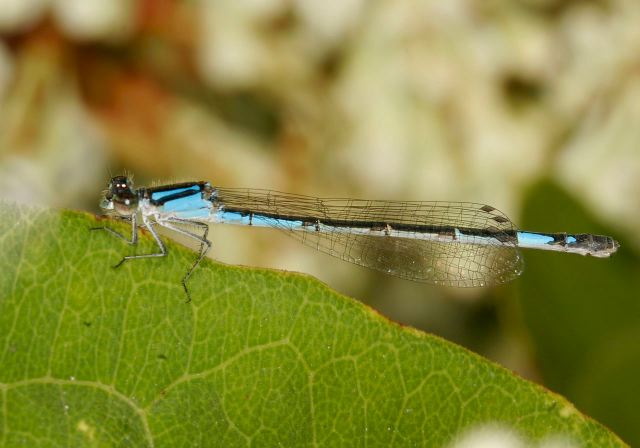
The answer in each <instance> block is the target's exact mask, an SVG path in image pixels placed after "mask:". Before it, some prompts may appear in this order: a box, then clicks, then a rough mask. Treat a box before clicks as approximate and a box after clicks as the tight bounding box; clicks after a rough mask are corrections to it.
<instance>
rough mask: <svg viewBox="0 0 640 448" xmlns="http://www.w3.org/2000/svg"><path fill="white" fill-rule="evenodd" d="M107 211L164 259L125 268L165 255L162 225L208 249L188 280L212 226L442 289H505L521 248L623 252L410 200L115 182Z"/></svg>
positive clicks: (469, 210)
mask: <svg viewBox="0 0 640 448" xmlns="http://www.w3.org/2000/svg"><path fill="white" fill-rule="evenodd" d="M100 206H101V208H102V209H103V210H105V211H107V212H109V213H113V214H115V215H117V216H119V217H120V218H123V219H126V220H128V221H130V222H131V237H130V238H127V237H125V236H124V235H122V234H120V233H118V232H116V231H115V230H113V229H111V228H109V227H99V228H97V229H104V230H106V231H108V232H110V233H111V234H113V235H116V236H118V237H119V238H121V239H123V240H124V241H126V242H127V243H129V244H136V243H137V241H138V225H139V222H138V220H139V219H140V220H141V221H142V223H141V225H142V226H144V227H145V228H146V229H147V230H148V231H149V232H150V233H151V235H152V236H153V238H154V240H155V242H156V244H157V245H158V249H159V251H158V252H155V253H149V254H144V255H128V256H126V257H124V258H123V259H122V260H121V261H120V263H118V264H117V265H116V266H120V265H121V264H122V263H124V262H125V261H126V260H132V259H139V258H148V257H164V256H166V255H167V248H166V246H165V244H164V243H163V241H162V239H161V238H160V236H158V233H157V232H156V230H155V229H154V225H159V226H162V227H165V228H167V229H170V230H172V231H175V232H177V233H179V234H181V235H184V236H186V237H188V238H191V239H193V240H195V241H197V242H199V243H200V251H199V254H198V257H197V259H196V261H195V263H194V264H193V265H192V266H191V268H190V269H189V270H188V271H187V273H186V275H185V276H184V278H183V279H182V286H183V287H184V290H185V292H186V294H187V298H188V300H191V296H190V294H189V290H188V288H187V281H188V280H189V278H190V277H191V274H192V273H193V271H194V270H195V268H196V267H197V266H198V264H199V263H200V261H201V260H202V259H203V258H204V256H205V255H206V253H207V251H208V250H209V249H210V248H211V242H210V241H209V240H208V239H207V233H208V230H209V224H217V223H221V224H222V223H224V224H239V225H246V226H260V227H273V228H276V229H280V230H282V231H284V232H286V233H287V234H289V235H291V236H293V237H294V238H296V239H298V240H299V241H301V242H302V243H304V244H307V245H309V246H312V247H315V248H316V249H317V250H319V251H322V252H325V253H328V254H330V255H333V256H335V257H338V258H341V259H343V260H346V261H349V262H351V263H354V264H357V265H360V266H365V267H368V268H371V269H376V270H378V271H382V272H385V273H387V274H390V275H394V276H397V277H402V278H405V279H408V280H413V281H418V282H424V283H430V284H434V285H443V286H457V287H473V286H487V285H496V284H501V283H504V282H507V281H510V280H513V279H514V278H515V277H517V276H518V275H520V274H521V273H522V270H523V260H522V256H521V254H520V251H519V248H530V249H544V250H553V251H559V252H570V253H576V254H581V255H593V256H595V257H608V256H610V255H611V254H612V253H614V252H615V251H616V250H617V249H618V247H619V244H618V242H617V241H615V240H614V239H612V238H611V237H608V236H600V235H591V234H567V233H540V232H528V231H522V230H517V229H516V228H515V227H514V225H513V223H512V222H511V221H510V220H509V218H507V217H506V216H505V215H504V214H502V213H501V212H500V211H498V210H497V209H495V208H494V207H491V206H489V205H483V204H475V203H471V202H403V201H369V200H360V199H320V198H315V197H310V196H302V195H297V194H287V193H279V192H275V191H268V190H258V189H236V188H222V187H214V186H212V185H211V184H210V183H208V182H186V183H179V184H172V185H163V186H158V187H151V188H144V187H141V188H137V189H134V187H133V182H132V181H131V179H129V178H127V177H126V176H116V177H113V178H112V179H111V180H110V182H109V188H108V190H107V192H106V194H105V197H104V200H103V201H102V203H101V204H100Z"/></svg>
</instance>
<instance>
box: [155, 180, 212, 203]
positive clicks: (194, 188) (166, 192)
mask: <svg viewBox="0 0 640 448" xmlns="http://www.w3.org/2000/svg"><path fill="white" fill-rule="evenodd" d="M190 190H191V191H193V192H197V193H199V192H200V190H201V189H200V185H197V184H195V185H190V186H188V187H182V188H173V189H171V190H162V191H154V192H152V193H151V200H152V201H161V200H162V199H163V198H166V197H168V196H173V195H180V194H181V193H185V192H187V191H190Z"/></svg>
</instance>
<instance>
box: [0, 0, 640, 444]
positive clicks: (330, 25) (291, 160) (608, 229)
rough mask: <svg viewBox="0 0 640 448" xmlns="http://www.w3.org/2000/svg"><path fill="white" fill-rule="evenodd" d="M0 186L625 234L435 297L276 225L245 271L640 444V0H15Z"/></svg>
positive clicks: (2, 192) (10, 5)
mask: <svg viewBox="0 0 640 448" xmlns="http://www.w3.org/2000/svg"><path fill="white" fill-rule="evenodd" d="M0 33H1V34H0V196H1V197H4V198H7V199H10V200H14V201H19V202H24V203H34V204H45V205H48V206H52V207H61V208H73V209H81V210H88V211H91V212H96V213H98V212H99V210H98V208H97V203H98V200H99V197H100V194H101V191H102V190H103V189H104V188H105V186H106V182H107V180H108V178H109V171H111V172H113V173H121V172H123V170H128V171H130V172H132V173H135V175H136V183H137V184H138V185H144V184H148V183H150V182H152V181H172V180H187V179H195V180H199V179H203V180H209V181H211V182H212V183H213V184H214V185H221V186H226V187H256V188H269V189H275V190H280V191H287V192H292V193H302V194H311V195H316V196H334V197H357V198H369V199H403V200H462V201H473V202H480V203H487V204H490V205H493V206H495V207H496V208H498V209H500V210H502V211H503V212H505V213H507V214H508V215H509V216H510V217H511V218H512V219H513V221H514V222H515V223H516V224H517V225H518V226H519V227H521V228H526V229H529V230H538V231H569V232H574V233H579V232H588V233H601V234H608V235H612V236H614V237H615V238H616V239H618V240H619V241H620V242H621V244H622V248H621V250H620V251H619V252H618V254H616V255H615V256H614V257H613V258H611V259H609V260H599V259H593V258H585V257H578V256H575V255H565V254H555V253H534V252H530V251H528V252H527V253H525V259H526V263H527V267H526V271H525V273H524V274H523V276H522V278H520V279H518V280H517V281H515V282H513V283H512V284H510V285H506V286H503V287H499V288H495V289H465V290H458V289H438V288H435V287H428V286H425V285H422V284H414V283H411V282H406V281H402V280H398V279H394V278H390V277H387V276H384V275H382V274H380V273H377V272H371V271H368V270H366V269H362V268H358V267H355V266H351V265H348V264H346V263H343V262H339V261H337V260H336V259H333V258H331V257H329V256H326V255H322V254H319V253H315V252H314V251H313V250H312V249H309V248H306V247H304V246H301V245H299V244H298V243H297V242H296V241H289V239H288V238H287V237H286V235H280V233H279V232H276V231H269V230H268V229H256V228H251V229H246V228H227V227H224V226H218V227H215V228H213V229H212V232H211V233H210V236H211V239H212V241H213V242H214V250H213V251H212V256H213V257H214V258H215V259H217V260H220V261H222V262H225V263H234V264H244V265H252V266H266V267H271V268H278V269H288V270H294V271H300V272H307V273H310V274H312V275H314V276H316V277H318V278H320V279H321V280H323V281H325V282H326V283H328V284H329V285H330V286H331V287H332V288H334V289H336V290H338V291H340V292H342V293H345V294H348V295H351V296H353V297H355V298H357V299H358V300H361V301H363V302H365V303H367V304H369V305H370V306H372V307H374V308H376V309H378V310H379V311H380V312H382V313H383V314H385V315H386V316H388V317H390V318H391V319H392V320H394V321H397V322H401V323H403V324H408V325H412V326H415V327H417V328H421V329H424V330H426V331H428V332H431V333H434V334H437V335H440V336H442V337H444V338H446V339H448V340H451V341H454V342H456V343H458V344H461V345H463V346H465V347H468V348H469V349H471V350H473V351H475V352H477V353H480V354H481V355H483V356H486V357H488V358H490V359H492V360H494V361H496V362H498V363H500V364H502V365H503V366H506V367H507V368H509V369H512V370H515V371H516V372H518V373H519V374H520V375H522V376H524V377H526V378H529V379H531V380H533V381H535V382H537V383H539V384H542V385H544V386H546V387H548V388H549V389H551V390H553V391H555V392H558V393H560V394H562V395H564V396H566V397H567V398H569V399H570V400H571V401H572V402H574V403H575V404H576V405H577V406H578V408H579V409H580V410H581V411H583V412H585V413H587V414H589V415H591V416H592V417H594V418H595V419H597V420H598V421H600V422H602V423H604V424H605V425H607V426H609V427H610V428H611V429H612V430H614V431H615V432H617V433H618V434H619V435H620V436H621V437H623V438H624V439H625V440H626V441H627V442H628V443H630V444H631V445H640V425H639V424H638V423H640V410H639V407H640V406H639V404H640V400H639V399H640V380H639V378H640V344H639V342H640V261H639V257H638V253H639V251H640V236H639V232H637V229H639V228H640V205H639V198H640V3H639V2H636V1H634V0H573V1H567V0H518V1H513V0H502V1H501V0H494V1H475V0H448V1H436V0H415V1H411V0H405V1H391V0H387V1H384V0H379V1H365V0H334V1H322V2H320V1H314V0H217V1H215V2H214V1H205V0H189V1H187V0H184V1H177V0H155V1H154V0H138V1H130V0H0Z"/></svg>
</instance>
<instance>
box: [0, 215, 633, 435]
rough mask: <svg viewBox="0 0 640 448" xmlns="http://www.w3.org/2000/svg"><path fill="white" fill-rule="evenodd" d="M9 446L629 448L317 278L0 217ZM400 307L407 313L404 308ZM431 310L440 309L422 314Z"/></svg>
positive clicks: (0, 390)
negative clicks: (477, 439)
mask: <svg viewBox="0 0 640 448" xmlns="http://www.w3.org/2000/svg"><path fill="white" fill-rule="evenodd" d="M0 214H1V217H2V219H1V220H0V253H1V254H2V257H0V445H1V446H7V447H12V446H25V445H26V446H118V445H126V446H158V447H160V446H225V447H227V446H248V445H256V446H277V445H282V446H313V445H316V446H350V447H351V446H391V445H401V446H404V445H412V446H448V445H451V446H454V445H455V443H456V440H458V441H460V440H461V438H464V437H465V434H467V436H468V435H469V434H473V431H474V430H478V429H479V428H494V429H495V428H498V432H500V431H507V432H508V433H510V434H515V435H516V436H517V437H519V438H521V439H522V440H523V441H524V442H525V443H528V444H529V443H531V444H536V443H543V441H548V440H561V441H566V442H567V443H568V444H569V445H565V446H597V447H606V446H611V447H617V446H625V445H624V443H623V442H621V441H620V440H619V439H618V438H617V437H616V436H615V435H614V434H612V433H611V432H609V431H607V430H606V429H605V428H604V427H602V426H600V425H599V424H598V423H596V422H594V421H592V420H590V419H589V418H587V417H585V416H584V415H582V414H580V413H579V412H578V411H577V410H575V408H574V407H573V406H572V405H571V404H570V403H569V402H567V401H566V400H565V399H563V398H562V397H560V396H558V395H555V394H553V393H550V392H548V391H546V390H544V389H543V388H541V387H539V386H537V385H535V384H533V383H530V382H527V381H525V380H522V379H521V378H519V377H517V376H515V375H513V374H512V373H510V372H508V371H506V370H504V369H502V368H501V367H499V366H496V365H495V364H493V363H491V362H488V361H486V360H484V359H482V358H480V357H478V356H476V355H474V354H473V353H470V352H468V351H467V350H465V349H463V348H461V347H458V346H456V345H453V344H451V343H448V342H446V341H444V340H441V339H439V338H437V337H434V336H431V335H427V334H424V333H421V332H418V331H415V330H413V329H411V328H407V327H403V326H401V325H398V324H395V323H392V322H390V321H388V320H387V319H385V318H384V317H382V316H380V315H379V314H378V313H376V312H375V311H373V310H371V309H369V308H367V307H365V306H364V305H362V304H360V303H358V302H357V301H355V300H353V299H350V298H347V297H344V296H341V295H339V294H337V293H336V292H334V291H331V290H330V289H329V288H327V287H326V286H325V285H323V284H321V283H320V282H318V281H317V280H315V279H313V278H310V277H308V276H304V275H299V274H291V273H284V272H276V271H268V270H258V269H250V268H243V267H232V266H223V265H221V264H218V263H215V262H212V261H209V260H205V261H204V262H203V263H202V265H201V267H200V268H199V269H198V270H197V271H196V273H195V274H194V275H193V277H192V281H191V282H190V290H191V292H192V297H193V301H192V302H191V303H190V304H186V303H185V296H184V292H183V290H182V287H181V284H180V279H181V277H182V276H183V275H184V273H185V270H186V269H188V267H189V266H190V263H192V262H193V259H194V256H195V254H194V253H193V252H191V251H189V250H187V249H184V248H182V247H181V246H179V245H176V244H173V243H171V242H168V247H169V251H170V252H169V256H168V257H167V258H164V259H147V260H134V261H131V262H126V263H124V264H123V265H122V267H120V268H119V269H113V268H112V266H113V265H115V264H116V263H117V262H118V261H119V260H120V259H121V257H122V256H123V255H125V254H130V253H133V251H137V253H146V252H152V251H154V250H155V248H154V245H153V242H152V240H151V238H150V237H149V235H146V234H143V235H141V242H140V244H139V246H138V247H137V248H132V247H130V246H127V245H126V244H124V243H123V242H122V241H120V240H118V239H116V238H114V237H113V236H112V235H109V234H108V233H106V232H90V231H89V230H88V229H89V228H90V227H94V226H96V225H103V224H108V225H110V226H111V227H113V228H116V229H118V230H120V231H122V232H126V231H127V229H126V227H125V226H123V225H121V224H118V223H113V222H110V221H106V220H102V221H96V219H95V218H94V217H92V216H89V215H86V214H82V213H77V212H57V211H50V210H37V209H31V208H25V207H17V206H13V205H7V204H0ZM398 300H401V298H398ZM425 300H428V298H425Z"/></svg>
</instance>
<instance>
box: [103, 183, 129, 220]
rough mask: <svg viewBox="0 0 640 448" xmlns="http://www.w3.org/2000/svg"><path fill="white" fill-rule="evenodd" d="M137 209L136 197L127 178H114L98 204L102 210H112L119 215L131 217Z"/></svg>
mask: <svg viewBox="0 0 640 448" xmlns="http://www.w3.org/2000/svg"><path fill="white" fill-rule="evenodd" d="M137 207H138V196H137V195H136V194H135V192H134V191H133V182H132V181H131V179H130V178H128V177H127V176H115V177H112V178H111V180H110V181H109V188H108V189H107V191H106V192H105V194H104V199H103V200H102V202H101V203H100V208H102V209H103V210H112V211H115V212H116V213H118V214H120V215H131V214H132V213H135V211H136V208H137Z"/></svg>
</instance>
